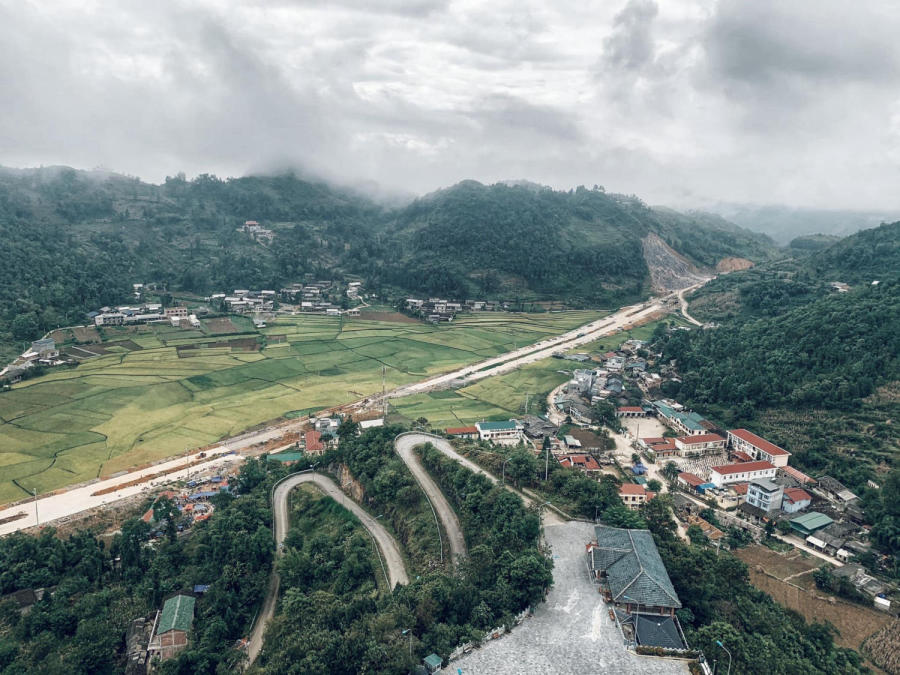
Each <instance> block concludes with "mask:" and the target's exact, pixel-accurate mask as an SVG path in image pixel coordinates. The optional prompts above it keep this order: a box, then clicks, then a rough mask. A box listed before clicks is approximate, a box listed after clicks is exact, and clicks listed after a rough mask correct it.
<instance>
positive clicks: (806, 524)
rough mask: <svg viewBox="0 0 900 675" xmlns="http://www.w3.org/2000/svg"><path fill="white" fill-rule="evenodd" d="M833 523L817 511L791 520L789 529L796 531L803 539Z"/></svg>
mask: <svg viewBox="0 0 900 675" xmlns="http://www.w3.org/2000/svg"><path fill="white" fill-rule="evenodd" d="M833 522H834V521H833V520H832V519H831V518H829V517H828V516H826V515H825V514H824V513H819V512H818V511H810V512H809V513H804V514H801V515H799V516H796V517H794V518H791V528H792V529H794V530H796V531H797V532H798V533H799V534H801V535H802V536H803V537H808V536H809V535H811V534H813V533H815V532H818V531H819V530H821V529H822V528H823V527H828V526H829V525H831V523H833Z"/></svg>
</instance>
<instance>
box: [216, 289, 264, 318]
mask: <svg viewBox="0 0 900 675" xmlns="http://www.w3.org/2000/svg"><path fill="white" fill-rule="evenodd" d="M276 296H277V293H275V291H271V290H261V291H253V290H250V289H247V288H236V289H234V291H233V292H232V293H231V295H228V294H227V293H213V294H212V295H210V296H209V297H208V298H206V301H207V302H210V303H213V304H215V305H221V306H222V307H223V308H224V309H225V310H226V311H228V312H232V313H234V314H250V313H253V312H271V311H272V310H273V309H274V308H275V299H276Z"/></svg>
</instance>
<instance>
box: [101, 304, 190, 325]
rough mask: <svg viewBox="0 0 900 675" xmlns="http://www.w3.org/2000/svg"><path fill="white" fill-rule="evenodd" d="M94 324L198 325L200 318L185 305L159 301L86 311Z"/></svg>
mask: <svg viewBox="0 0 900 675" xmlns="http://www.w3.org/2000/svg"><path fill="white" fill-rule="evenodd" d="M88 318H90V319H91V320H92V321H93V322H94V325H95V326H132V325H137V324H143V323H168V324H171V325H172V326H186V325H190V326H191V327H192V328H199V327H200V319H198V318H197V315H196V314H193V313H191V312H189V311H188V308H187V307H165V308H164V307H163V306H162V305H161V304H159V303H152V302H151V303H144V304H142V305H134V306H128V305H123V306H120V307H101V308H100V309H99V310H98V311H95V312H88Z"/></svg>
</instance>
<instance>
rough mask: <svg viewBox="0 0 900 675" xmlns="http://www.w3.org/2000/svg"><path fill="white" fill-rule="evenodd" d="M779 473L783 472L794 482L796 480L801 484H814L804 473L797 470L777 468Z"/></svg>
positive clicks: (786, 467)
mask: <svg viewBox="0 0 900 675" xmlns="http://www.w3.org/2000/svg"><path fill="white" fill-rule="evenodd" d="M779 470H780V471H783V472H784V473H785V474H787V475H788V476H790V477H791V478H793V479H794V480H798V481H800V482H801V483H815V482H816V481H815V479H813V478H810V477H809V476H807V475H806V474H805V473H803V472H802V471H800V470H799V469H795V468H794V467H792V466H782V467H780V468H779Z"/></svg>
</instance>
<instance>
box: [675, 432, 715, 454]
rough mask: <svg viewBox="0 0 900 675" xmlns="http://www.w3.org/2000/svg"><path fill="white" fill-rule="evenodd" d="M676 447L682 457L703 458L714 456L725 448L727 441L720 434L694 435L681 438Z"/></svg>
mask: <svg viewBox="0 0 900 675" xmlns="http://www.w3.org/2000/svg"><path fill="white" fill-rule="evenodd" d="M675 447H676V448H678V454H679V455H680V456H681V457H702V456H703V455H714V454H716V453H718V452H720V451H721V450H722V449H724V448H725V439H724V438H722V437H721V436H719V435H718V434H693V435H690V436H679V437H678V438H676V439H675Z"/></svg>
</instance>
